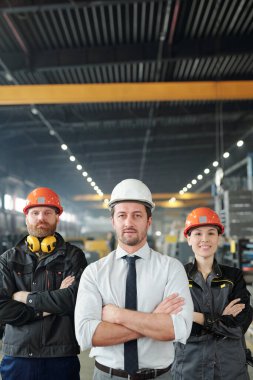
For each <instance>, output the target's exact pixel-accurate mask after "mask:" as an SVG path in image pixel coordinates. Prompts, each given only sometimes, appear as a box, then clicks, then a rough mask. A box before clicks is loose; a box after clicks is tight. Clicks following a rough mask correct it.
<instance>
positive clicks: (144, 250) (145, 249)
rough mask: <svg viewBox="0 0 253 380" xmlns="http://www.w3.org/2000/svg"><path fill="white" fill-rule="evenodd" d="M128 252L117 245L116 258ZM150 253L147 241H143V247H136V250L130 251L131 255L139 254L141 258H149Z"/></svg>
mask: <svg viewBox="0 0 253 380" xmlns="http://www.w3.org/2000/svg"><path fill="white" fill-rule="evenodd" d="M128 254H129V253H128V252H126V251H125V250H124V249H123V248H121V247H120V246H119V245H118V247H117V249H116V259H121V258H122V257H124V256H126V255H128ZM150 254H151V248H150V247H149V245H148V243H145V244H144V246H143V247H141V248H140V249H138V250H137V251H136V252H134V253H132V255H133V256H135V255H136V256H139V257H141V258H142V259H144V260H145V259H146V260H148V259H150Z"/></svg>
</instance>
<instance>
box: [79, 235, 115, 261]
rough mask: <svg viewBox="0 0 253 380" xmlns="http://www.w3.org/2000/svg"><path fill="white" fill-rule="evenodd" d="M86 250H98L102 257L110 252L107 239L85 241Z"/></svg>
mask: <svg viewBox="0 0 253 380" xmlns="http://www.w3.org/2000/svg"><path fill="white" fill-rule="evenodd" d="M84 251H85V252H97V253H99V256H100V258H101V257H104V256H106V255H107V254H108V253H109V251H110V250H109V247H108V244H107V241H106V240H105V239H96V240H89V239H87V240H85V242H84Z"/></svg>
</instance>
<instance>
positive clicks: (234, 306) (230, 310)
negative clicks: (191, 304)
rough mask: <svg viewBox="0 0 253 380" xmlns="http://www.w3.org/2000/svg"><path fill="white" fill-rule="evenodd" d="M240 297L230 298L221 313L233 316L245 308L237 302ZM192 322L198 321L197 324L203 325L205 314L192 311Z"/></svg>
mask: <svg viewBox="0 0 253 380" xmlns="http://www.w3.org/2000/svg"><path fill="white" fill-rule="evenodd" d="M240 300H241V299H240V298H236V299H234V300H232V301H231V302H230V303H229V304H228V305H227V306H226V307H225V309H224V310H223V313H222V315H232V316H233V317H236V316H237V315H238V314H240V313H241V312H242V311H243V309H244V308H245V304H244V303H239V301H240ZM193 322H196V323H198V324H199V325H204V323H205V316H204V314H203V313H198V312H196V311H194V313H193Z"/></svg>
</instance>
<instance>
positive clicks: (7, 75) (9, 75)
mask: <svg viewBox="0 0 253 380" xmlns="http://www.w3.org/2000/svg"><path fill="white" fill-rule="evenodd" d="M4 76H5V79H6V80H7V81H8V82H12V81H13V76H12V75H11V73H9V72H8V71H7V72H5V74H4Z"/></svg>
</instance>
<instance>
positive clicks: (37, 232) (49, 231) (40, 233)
mask: <svg viewBox="0 0 253 380" xmlns="http://www.w3.org/2000/svg"><path fill="white" fill-rule="evenodd" d="M56 225H57V223H54V225H51V224H48V223H45V227H44V228H41V227H40V228H38V227H36V226H32V225H31V224H29V223H27V231H28V233H29V235H32V236H36V237H38V238H43V237H46V236H52V235H54V233H55V230H56Z"/></svg>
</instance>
